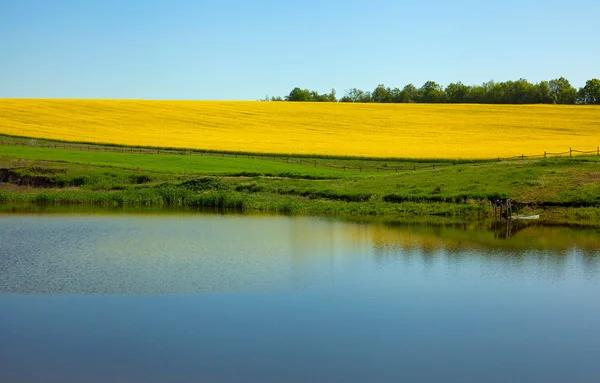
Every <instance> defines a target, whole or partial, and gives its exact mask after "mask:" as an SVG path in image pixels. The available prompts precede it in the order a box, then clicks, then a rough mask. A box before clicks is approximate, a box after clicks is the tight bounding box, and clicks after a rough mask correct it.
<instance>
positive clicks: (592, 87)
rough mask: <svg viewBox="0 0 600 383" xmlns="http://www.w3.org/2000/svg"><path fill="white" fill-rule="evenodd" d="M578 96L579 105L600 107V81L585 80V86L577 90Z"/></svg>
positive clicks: (594, 79)
mask: <svg viewBox="0 0 600 383" xmlns="http://www.w3.org/2000/svg"><path fill="white" fill-rule="evenodd" d="M578 96H579V97H578V98H579V102H580V103H581V104H593V105H600V80H599V79H597V78H593V79H591V80H587V81H586V82H585V86H584V87H583V88H580V89H579V94H578Z"/></svg>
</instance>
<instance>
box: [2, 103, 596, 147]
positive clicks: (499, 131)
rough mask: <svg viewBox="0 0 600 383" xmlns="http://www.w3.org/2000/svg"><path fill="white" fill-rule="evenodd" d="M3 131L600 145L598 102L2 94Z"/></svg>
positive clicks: (130, 138)
mask: <svg viewBox="0 0 600 383" xmlns="http://www.w3.org/2000/svg"><path fill="white" fill-rule="evenodd" d="M0 134H10V135H18V136H27V137H36V138H49V139H59V140H66V141H80V142H81V141H83V142H95V143H113V144H123V145H144V146H157V147H178V148H197V149H211V150H227V151H248V152H262V153H294V154H323V155H345V156H346V155H350V156H371V157H411V158H493V157H499V156H500V157H508V156H516V155H521V154H525V155H528V154H531V155H533V154H543V153H544V151H548V152H564V151H568V150H569V147H573V148H574V149H580V150H595V149H596V147H597V146H598V145H600V107H597V106H562V105H556V106H555V105H524V106H519V105H467V104H462V105H461V104H345V103H288V102H258V101H254V102H253V101H138V100H75V99H73V100H71V99H0Z"/></svg>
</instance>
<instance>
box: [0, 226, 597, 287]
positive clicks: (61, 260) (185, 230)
mask: <svg viewBox="0 0 600 383" xmlns="http://www.w3.org/2000/svg"><path fill="white" fill-rule="evenodd" d="M516 231H518V235H513V236H512V237H510V238H504V239H502V240H499V239H497V232H496V231H494V227H491V228H490V227H489V226H487V227H486V226H481V225H480V224H473V225H464V224H463V225H423V224H418V225H417V224H407V223H388V224H367V223H348V222H343V221H338V220H332V219H318V218H307V217H269V216H262V217H260V216H259V217H256V216H249V217H243V216H227V215H224V216H223V215H220V216H216V215H182V216H162V215H158V216H140V217H138V216H127V215H125V216H123V215H120V216H38V217H33V216H4V217H1V218H0V236H1V237H2V241H1V242H0V254H2V258H0V293H50V294H57V293H67V294H73V293H76V294H196V293H211V292H232V291H283V290H298V289H315V288H322V287H323V286H328V287H330V288H336V286H340V285H342V284H347V285H351V284H355V285H357V284H359V283H367V284H368V283H371V282H372V280H375V281H376V280H377V278H379V277H380V276H381V275H382V274H383V273H388V272H390V270H398V268H400V269H401V271H397V272H403V273H404V272H405V271H406V270H413V272H416V273H417V274H418V273H430V272H451V273H456V272H458V271H461V272H463V273H464V272H474V270H477V271H476V272H481V273H491V274H490V275H496V276H497V277H501V276H508V277H509V278H526V277H527V275H526V273H529V275H537V276H539V277H542V278H545V279H549V280H561V279H565V278H566V277H567V276H568V275H570V274H573V273H581V274H584V275H585V277H586V279H587V280H588V281H592V280H596V279H597V278H598V275H599V269H600V266H599V258H600V251H599V250H598V249H600V235H599V234H600V233H599V232H598V230H597V229H575V228H568V227H548V226H542V225H539V224H523V225H519V226H518V228H517V229H515V230H513V231H512V232H513V233H515V232H516Z"/></svg>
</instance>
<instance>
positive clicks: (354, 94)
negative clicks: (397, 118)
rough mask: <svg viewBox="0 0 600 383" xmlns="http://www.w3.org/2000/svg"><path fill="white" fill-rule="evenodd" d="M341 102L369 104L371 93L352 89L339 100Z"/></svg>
mask: <svg viewBox="0 0 600 383" xmlns="http://www.w3.org/2000/svg"><path fill="white" fill-rule="evenodd" d="M340 101H342V102H371V101H372V100H371V92H365V91H363V90H360V89H357V88H352V89H350V90H347V91H346V94H345V95H344V97H342V99H341V100H340Z"/></svg>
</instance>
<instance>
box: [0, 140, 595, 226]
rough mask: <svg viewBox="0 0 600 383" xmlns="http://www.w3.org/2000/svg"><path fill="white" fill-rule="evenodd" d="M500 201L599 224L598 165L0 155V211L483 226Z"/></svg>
mask: <svg viewBox="0 0 600 383" xmlns="http://www.w3.org/2000/svg"><path fill="white" fill-rule="evenodd" d="M307 162H308V161H307ZM399 165H402V164H400V163H399ZM498 197H510V198H513V199H516V200H520V201H527V202H530V203H531V205H530V210H531V211H536V212H542V218H545V219H547V220H550V221H552V222H577V223H582V222H584V223H589V224H599V223H600V159H599V158H598V157H597V156H594V157H574V158H556V159H539V160H526V161H512V162H488V163H474V164H457V165H453V164H452V165H448V166H445V167H438V168H435V169H434V167H433V166H431V167H427V168H421V169H417V170H413V171H400V172H397V173H396V172H380V173H374V172H370V173H368V172H350V171H343V169H330V168H322V167H314V166H307V165H299V164H293V163H292V164H288V163H281V162H277V161H267V160H264V159H263V160H260V159H257V158H247V157H240V158H235V157H214V156H181V155H179V156H178V155H160V156H158V155H150V154H128V153H114V152H94V151H90V152H87V151H75V150H62V149H42V148H35V147H14V146H0V203H2V204H5V205H6V204H35V205H59V204H60V205H64V204H83V205H90V206H107V207H110V206H114V207H123V206H128V207H136V206H140V207H142V206H169V207H176V206H188V207H210V208H217V209H237V210H244V211H256V212H259V211H264V212H278V213H293V214H312V215H347V216H382V217H397V218H402V217H427V216H439V217H447V218H448V217H450V218H456V219H481V218H485V217H489V216H490V215H491V214H492V209H491V206H490V203H489V200H490V199H492V198H498Z"/></svg>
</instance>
